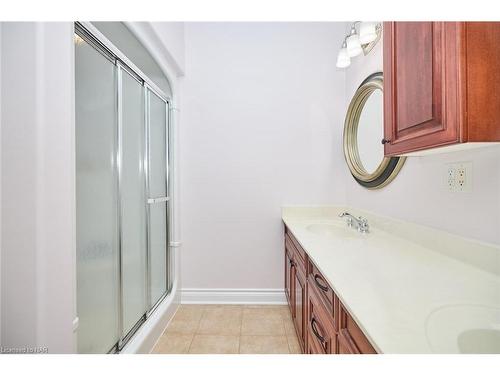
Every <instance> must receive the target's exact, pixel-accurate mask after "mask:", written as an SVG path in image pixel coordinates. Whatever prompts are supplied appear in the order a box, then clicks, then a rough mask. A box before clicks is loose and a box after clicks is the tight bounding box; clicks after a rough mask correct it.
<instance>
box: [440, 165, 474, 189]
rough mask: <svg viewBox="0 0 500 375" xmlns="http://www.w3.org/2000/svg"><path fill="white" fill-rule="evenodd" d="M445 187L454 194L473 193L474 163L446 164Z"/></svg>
mask: <svg viewBox="0 0 500 375" xmlns="http://www.w3.org/2000/svg"><path fill="white" fill-rule="evenodd" d="M445 186H446V189H447V190H448V191H451V192H454V193H468V192H471V191H472V162H471V161H464V162H458V163H449V164H446V176H445Z"/></svg>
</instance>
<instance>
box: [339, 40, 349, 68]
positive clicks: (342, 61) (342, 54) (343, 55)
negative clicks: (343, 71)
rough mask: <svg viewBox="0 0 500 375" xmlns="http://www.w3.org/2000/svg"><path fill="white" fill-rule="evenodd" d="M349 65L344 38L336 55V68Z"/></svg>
mask: <svg viewBox="0 0 500 375" xmlns="http://www.w3.org/2000/svg"><path fill="white" fill-rule="evenodd" d="M349 65H351V58H350V57H349V54H348V52H347V43H346V41H345V39H344V42H343V43H342V47H341V48H340V51H339V55H338V56H337V68H347V67H348V66H349Z"/></svg>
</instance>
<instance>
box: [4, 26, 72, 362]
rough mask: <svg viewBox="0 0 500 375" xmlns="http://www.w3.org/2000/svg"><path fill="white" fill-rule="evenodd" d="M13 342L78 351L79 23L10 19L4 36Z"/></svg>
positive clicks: (8, 333) (9, 330) (7, 264)
mask: <svg viewBox="0 0 500 375" xmlns="http://www.w3.org/2000/svg"><path fill="white" fill-rule="evenodd" d="M1 48H2V51H1V54H0V55H1V76H2V85H1V95H0V96H1V99H2V103H1V106H2V113H1V125H2V139H1V142H2V143H1V175H2V176H1V183H2V186H1V193H2V195H1V206H2V213H1V214H2V217H1V241H2V242H1V248H2V263H1V267H2V269H1V277H2V280H1V288H2V289H1V306H2V314H1V327H2V329H1V332H2V345H3V346H4V347H11V348H12V347H17V348H23V347H47V348H48V351H49V352H50V353H62V352H72V351H74V350H75V340H74V334H73V319H74V317H75V315H76V311H75V290H76V289H75V270H76V268H75V237H74V236H75V225H74V164H75V163H74V133H73V129H74V125H73V124H74V103H73V97H74V84H73V54H74V53H73V24H72V23H4V24H2V41H1Z"/></svg>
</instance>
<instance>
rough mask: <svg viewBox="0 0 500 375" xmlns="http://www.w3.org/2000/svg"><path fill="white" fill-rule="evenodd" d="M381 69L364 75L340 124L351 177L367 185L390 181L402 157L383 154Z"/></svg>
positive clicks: (377, 184) (397, 169) (384, 184)
mask: <svg viewBox="0 0 500 375" xmlns="http://www.w3.org/2000/svg"><path fill="white" fill-rule="evenodd" d="M383 138H384V96H383V76H382V73H381V72H379V73H374V74H372V75H370V76H368V77H367V78H366V79H365V80H364V81H363V82H362V83H361V85H360V86H359V88H358V89H357V90H356V93H355V94H354V97H353V98H352V100H351V103H350V104H349V108H348V109H347V115H346V119H345V124H344V156H345V159H346V162H347V165H348V167H349V170H350V171H351V174H352V176H353V177H354V179H355V180H356V181H357V182H358V183H359V184H360V185H362V186H364V187H366V188H368V189H380V188H381V187H384V186H386V185H387V184H388V183H389V182H391V181H392V180H393V179H394V178H395V177H396V175H397V174H398V172H399V171H400V169H401V167H402V166H403V164H404V162H405V160H406V158H405V157H385V156H384V145H383V144H382V139H383Z"/></svg>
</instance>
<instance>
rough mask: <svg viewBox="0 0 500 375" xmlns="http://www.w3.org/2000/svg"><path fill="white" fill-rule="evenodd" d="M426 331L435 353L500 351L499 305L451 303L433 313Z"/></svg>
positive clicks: (489, 352)
mask: <svg viewBox="0 0 500 375" xmlns="http://www.w3.org/2000/svg"><path fill="white" fill-rule="evenodd" d="M426 333H427V339H428V341H429V344H430V345H431V347H432V349H433V351H434V352H436V353H469V354H493V353H495V354H498V353H500V308H498V307H494V306H482V305H465V304H464V305H450V306H444V307H441V308H439V309H437V310H435V311H434V312H432V313H431V314H430V315H429V317H428V318H427V324H426Z"/></svg>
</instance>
